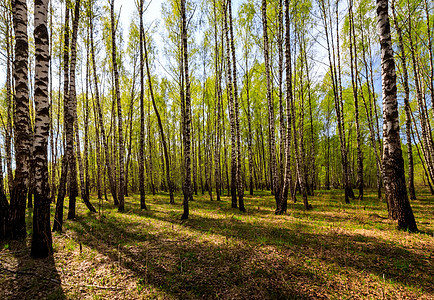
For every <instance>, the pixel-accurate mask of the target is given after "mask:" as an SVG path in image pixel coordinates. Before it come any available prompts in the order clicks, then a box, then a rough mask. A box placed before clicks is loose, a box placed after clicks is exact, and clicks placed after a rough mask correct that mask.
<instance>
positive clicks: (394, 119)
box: [377, 0, 417, 231]
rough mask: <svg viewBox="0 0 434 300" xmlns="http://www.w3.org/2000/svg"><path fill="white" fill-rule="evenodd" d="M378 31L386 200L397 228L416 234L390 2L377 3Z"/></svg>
mask: <svg viewBox="0 0 434 300" xmlns="http://www.w3.org/2000/svg"><path fill="white" fill-rule="evenodd" d="M377 27H378V31H379V36H380V45H381V79H382V86H383V119H384V125H383V140H384V142H383V145H384V146H383V168H384V185H385V189H386V199H387V201H388V203H389V210H390V209H393V210H394V212H393V213H389V215H392V216H396V219H397V220H398V228H400V229H404V230H409V231H417V226H416V221H415V219H414V215H413V211H412V209H411V206H410V202H409V201H408V196H407V188H406V186H405V173H404V159H403V158H402V150H401V139H400V136H399V117H398V116H399V115H398V101H397V96H396V73H395V60H394V58H393V49H392V40H391V34H390V24H389V16H388V0H377Z"/></svg>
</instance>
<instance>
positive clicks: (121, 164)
mask: <svg viewBox="0 0 434 300" xmlns="http://www.w3.org/2000/svg"><path fill="white" fill-rule="evenodd" d="M114 2H115V1H114V0H112V1H111V3H110V17H111V18H110V19H111V33H112V63H113V73H114V77H115V94H116V103H117V111H118V130H119V206H118V210H119V211H120V212H122V211H124V210H125V203H124V192H125V175H124V156H125V145H124V134H123V119H122V105H121V93H120V87H119V72H118V63H117V58H116V29H115V16H114V10H115V8H114Z"/></svg>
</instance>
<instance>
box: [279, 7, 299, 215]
mask: <svg viewBox="0 0 434 300" xmlns="http://www.w3.org/2000/svg"><path fill="white" fill-rule="evenodd" d="M281 21H282V20H281ZM285 62H286V65H285V71H286V78H285V83H286V97H285V105H286V122H287V123H286V130H285V131H284V135H283V136H282V139H284V141H285V156H284V161H285V170H284V179H283V188H282V193H281V195H280V202H279V205H278V206H277V208H276V211H275V213H276V214H283V213H285V212H286V210H287V206H288V192H291V187H292V185H293V183H292V175H291V125H292V120H291V113H290V109H291V103H292V97H293V95H292V68H291V39H290V22H289V0H285ZM291 198H292V199H293V200H295V195H294V194H293V193H292V192H291Z"/></svg>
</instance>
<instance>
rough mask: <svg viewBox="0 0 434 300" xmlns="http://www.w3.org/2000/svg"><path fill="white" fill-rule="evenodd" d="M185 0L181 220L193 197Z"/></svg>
mask: <svg viewBox="0 0 434 300" xmlns="http://www.w3.org/2000/svg"><path fill="white" fill-rule="evenodd" d="M185 10H186V9H185V0H181V20H182V27H181V41H182V47H181V48H182V55H183V58H182V60H183V63H182V65H183V70H181V72H183V73H184V78H185V114H184V126H183V138H184V168H185V179H184V180H185V181H184V185H183V192H184V202H183V206H184V212H183V214H182V216H181V220H185V219H188V215H189V208H188V201H189V200H190V198H192V189H191V157H190V149H191V141H190V129H191V93H190V75H189V71H188V47H187V17H186V12H185Z"/></svg>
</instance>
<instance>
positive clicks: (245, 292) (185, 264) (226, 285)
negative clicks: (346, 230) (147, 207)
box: [71, 217, 323, 299]
mask: <svg viewBox="0 0 434 300" xmlns="http://www.w3.org/2000/svg"><path fill="white" fill-rule="evenodd" d="M138 225H139V224H138V223H135V222H132V223H130V224H124V223H121V222H118V220H116V219H115V218H111V217H107V218H105V219H102V220H101V221H100V225H98V224H97V223H92V224H90V223H89V222H88V220H86V219H84V218H78V219H77V222H76V223H74V224H71V229H72V230H74V231H76V232H77V233H78V234H77V235H76V236H75V237H74V239H76V241H77V242H78V243H83V244H85V245H87V246H89V247H90V248H92V249H94V250H96V251H98V252H99V253H102V254H104V255H106V256H108V257H109V258H110V259H111V260H112V261H113V262H117V261H119V257H122V259H121V264H122V266H123V267H126V268H128V269H129V270H131V271H133V272H134V273H135V275H136V276H137V277H138V278H140V280H139V281H140V283H142V284H144V285H151V286H153V287H154V288H157V289H160V290H162V291H163V292H164V293H165V294H167V295H170V296H171V297H175V298H183V299H191V298H192V299H197V298H206V299H215V298H243V299H307V298H309V297H312V294H310V292H309V291H308V290H305V289H304V288H300V287H299V286H297V284H296V282H297V281H306V282H307V281H310V282H315V283H317V284H320V282H323V280H322V279H321V278H320V277H318V276H317V275H316V274H314V273H312V272H310V271H309V270H306V271H303V272H300V270H299V269H298V268H294V266H292V265H291V264H288V263H285V262H286V260H282V259H281V258H280V257H275V256H269V257H264V256H261V253H259V252H257V251H255V250H256V249H255V247H253V246H250V245H242V244H240V243H238V242H236V241H235V242H234V241H228V240H226V239H223V241H221V242H220V243H218V244H215V243H213V242H211V241H210V240H201V241H198V240H197V239H196V238H193V237H191V236H189V235H185V234H184V233H183V232H182V231H180V230H179V228H178V229H173V230H172V229H170V231H172V232H171V233H168V234H167V233H161V232H158V231H160V230H161V228H156V227H154V224H153V223H149V224H148V225H147V226H146V227H145V228H143V224H141V225H142V227H141V228H140V229H139V230H135V229H133V230H131V229H132V228H134V226H138ZM98 227H99V228H98ZM136 228H137V227H136ZM102 229H104V230H102ZM90 232H92V234H93V235H96V236H94V238H89V234H91V233H90ZM115 241H119V242H121V243H122V244H121V245H120V244H118V243H116V242H115ZM137 243H139V246H138V247H137V246H131V244H134V245H137ZM270 266H273V267H272V268H270Z"/></svg>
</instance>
